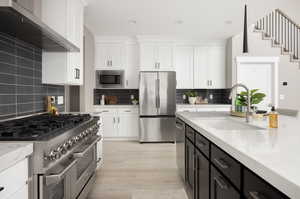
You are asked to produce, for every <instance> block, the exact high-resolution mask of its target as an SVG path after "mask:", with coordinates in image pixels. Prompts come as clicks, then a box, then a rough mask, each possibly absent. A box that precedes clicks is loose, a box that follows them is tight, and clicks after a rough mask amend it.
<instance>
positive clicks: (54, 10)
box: [42, 0, 84, 85]
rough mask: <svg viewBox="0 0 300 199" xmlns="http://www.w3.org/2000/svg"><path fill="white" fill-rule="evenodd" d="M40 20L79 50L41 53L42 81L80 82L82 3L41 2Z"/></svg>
mask: <svg viewBox="0 0 300 199" xmlns="http://www.w3.org/2000/svg"><path fill="white" fill-rule="evenodd" d="M42 20H43V21H44V23H46V24H47V25H48V26H49V27H51V28H53V29H54V30H55V31H57V32H58V33H60V34H61V35H62V36H64V37H66V39H68V40H69V41H70V42H72V43H73V44H74V45H76V46H77V47H78V48H79V49H80V52H43V59H42V60H43V71H42V72H43V73H42V74H43V75H42V81H43V83H45V84H61V85H82V83H83V34H84V33H83V32H84V28H83V21H84V4H83V2H82V1H81V0H60V1H58V0H51V1H50V0H45V1H42Z"/></svg>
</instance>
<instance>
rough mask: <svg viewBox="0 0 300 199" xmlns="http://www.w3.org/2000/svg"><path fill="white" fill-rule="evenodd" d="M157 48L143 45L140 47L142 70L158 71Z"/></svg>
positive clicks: (153, 45) (152, 45)
mask: <svg viewBox="0 0 300 199" xmlns="http://www.w3.org/2000/svg"><path fill="white" fill-rule="evenodd" d="M156 59H157V48H156V45H155V44H142V45H141V47H140V67H141V70H144V71H145V70H146V71H147V70H150V71H151V70H158V68H157V67H156V65H157V64H156V63H157V60H156Z"/></svg>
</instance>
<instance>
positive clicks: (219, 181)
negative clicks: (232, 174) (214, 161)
mask: <svg viewBox="0 0 300 199" xmlns="http://www.w3.org/2000/svg"><path fill="white" fill-rule="evenodd" d="M210 183H211V185H210V194H211V198H212V199H229V198H230V199H240V194H239V193H238V192H237V191H236V190H235V189H234V188H233V186H232V185H231V184H230V183H229V182H228V181H227V180H226V179H225V177H224V176H223V175H222V174H221V173H219V172H218V171H217V170H216V169H215V168H214V167H213V166H211V174H210Z"/></svg>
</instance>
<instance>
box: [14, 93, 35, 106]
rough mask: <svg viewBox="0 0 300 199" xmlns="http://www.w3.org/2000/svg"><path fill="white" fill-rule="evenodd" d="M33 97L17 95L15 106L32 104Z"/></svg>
mask: <svg viewBox="0 0 300 199" xmlns="http://www.w3.org/2000/svg"><path fill="white" fill-rule="evenodd" d="M33 100H34V98H33V95H17V104H20V103H33Z"/></svg>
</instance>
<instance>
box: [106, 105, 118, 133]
mask: <svg viewBox="0 0 300 199" xmlns="http://www.w3.org/2000/svg"><path fill="white" fill-rule="evenodd" d="M102 117H103V137H104V138H114V137H118V126H117V122H118V121H117V116H116V114H115V113H113V112H111V111H109V112H107V113H106V112H105V113H102Z"/></svg>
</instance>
